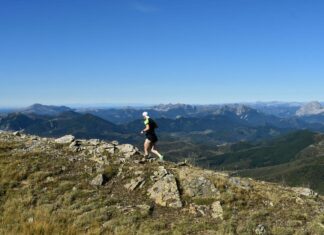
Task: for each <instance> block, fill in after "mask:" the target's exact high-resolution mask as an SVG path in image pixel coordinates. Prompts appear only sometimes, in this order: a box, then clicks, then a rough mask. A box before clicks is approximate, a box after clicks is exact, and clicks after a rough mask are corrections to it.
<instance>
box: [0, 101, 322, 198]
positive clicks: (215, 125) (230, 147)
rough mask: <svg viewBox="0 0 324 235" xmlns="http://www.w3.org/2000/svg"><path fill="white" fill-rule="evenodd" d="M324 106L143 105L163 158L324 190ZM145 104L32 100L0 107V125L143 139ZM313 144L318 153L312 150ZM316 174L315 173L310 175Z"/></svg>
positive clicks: (35, 131)
mask: <svg viewBox="0 0 324 235" xmlns="http://www.w3.org/2000/svg"><path fill="white" fill-rule="evenodd" d="M284 107H286V109H285V108H284ZM322 109H323V107H322V105H321V104H319V103H314V102H313V103H310V104H303V105H300V104H257V105H255V106H254V108H252V105H251V106H247V105H243V104H228V105H198V106H196V105H182V104H176V105H172V104H169V105H158V106H153V107H151V108H148V109H145V111H148V112H149V113H150V115H151V116H152V117H153V118H154V119H155V121H156V122H157V123H158V125H159V128H158V136H159V139H160V141H159V147H160V149H161V150H162V151H163V153H164V154H165V156H166V159H167V160H171V161H182V160H184V159H189V160H191V161H194V162H195V163H196V164H198V165H201V166H204V167H208V168H214V169H226V170H230V171H235V172H236V173H237V174H240V175H244V176H251V177H256V178H260V179H263V178H264V179H267V180H273V181H279V180H282V179H285V180H286V181H287V183H289V184H291V185H294V184H296V185H300V184H301V183H302V184H304V183H305V184H306V183H307V182H309V183H310V184H311V185H314V187H313V188H316V189H319V190H320V191H321V192H324V186H323V185H322V184H321V183H319V182H318V179H323V178H321V177H323V176H322V174H321V173H320V172H318V171H322V172H324V169H322V168H321V167H320V166H317V165H316V164H317V163H318V162H319V161H321V160H320V159H322V158H320V157H319V156H322V155H321V154H322V152H323V154H324V150H323V149H322V148H320V147H319V146H322V145H323V141H319V138H320V139H323V140H324V137H319V136H321V135H319V134H318V132H324V115H323V113H322V112H321V110H322ZM261 110H263V111H261ZM285 110H286V111H285ZM143 111H144V109H140V108H131V107H128V108H121V109H117V108H110V109H98V110H96V109H89V110H78V109H71V108H69V107H65V106H46V105H41V104H35V105H32V106H30V107H27V108H25V109H20V110H15V112H10V113H6V114H2V116H0V129H2V130H12V131H17V130H23V131H25V132H26V133H30V134H36V135H40V136H50V137H59V136H62V135H66V134H73V135H74V136H76V137H77V138H99V139H105V140H118V141H119V142H121V143H132V144H135V145H137V146H139V147H140V146H142V142H143V139H144V137H143V136H141V135H140V131H141V130H142V129H143V120H142V119H141V115H142V112H143ZM278 113H280V115H277V114H278ZM290 113H291V114H290ZM292 113H294V114H292ZM111 120H115V122H113V121H111ZM312 145H315V146H317V148H316V149H317V151H319V150H320V153H316V154H315V153H314V155H313V156H312V155H311V153H312V151H311V150H312ZM305 149H306V150H305ZM322 150H323V151H322ZM321 151H322V152H321ZM306 155H307V156H310V157H307V158H306ZM304 156H305V157H304ZM306 162H308V163H307V164H306ZM320 163H321V162H320ZM305 164H306V165H305ZM321 164H322V163H321ZM310 167H313V169H314V170H311V168H310ZM262 169H264V170H265V172H266V174H263V171H262ZM299 170H301V171H306V170H307V172H308V173H305V174H306V175H307V177H305V180H303V179H302V177H303V174H300V175H298V171H299ZM276 172H277V173H276ZM314 175H316V176H318V177H317V178H316V179H312V178H311V177H313V176H314ZM292 176H294V177H292ZM306 181H307V182H306Z"/></svg>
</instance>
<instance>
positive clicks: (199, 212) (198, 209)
mask: <svg viewBox="0 0 324 235" xmlns="http://www.w3.org/2000/svg"><path fill="white" fill-rule="evenodd" d="M189 213H190V214H194V215H196V216H207V215H208V214H209V213H210V206H206V205H196V204H193V203H191V204H190V205H189Z"/></svg>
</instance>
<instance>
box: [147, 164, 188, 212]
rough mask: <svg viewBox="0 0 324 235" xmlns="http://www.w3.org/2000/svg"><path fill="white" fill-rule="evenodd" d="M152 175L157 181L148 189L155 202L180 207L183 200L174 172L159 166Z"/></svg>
mask: <svg viewBox="0 0 324 235" xmlns="http://www.w3.org/2000/svg"><path fill="white" fill-rule="evenodd" d="M154 176H156V178H154V177H152V179H153V180H156V182H155V183H154V184H153V186H152V187H151V188H149V189H148V195H149V196H150V198H152V199H153V200H154V201H155V203H157V204H158V205H161V206H167V207H174V208H180V207H182V202H181V199H180V193H179V189H178V186H177V181H176V178H175V177H174V175H173V174H171V173H169V172H167V171H166V169H165V168H164V167H159V170H158V171H156V172H155V174H154Z"/></svg>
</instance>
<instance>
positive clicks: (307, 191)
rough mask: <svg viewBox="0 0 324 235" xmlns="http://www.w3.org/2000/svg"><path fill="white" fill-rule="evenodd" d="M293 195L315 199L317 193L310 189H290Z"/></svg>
mask: <svg viewBox="0 0 324 235" xmlns="http://www.w3.org/2000/svg"><path fill="white" fill-rule="evenodd" d="M291 189H292V190H293V191H294V192H295V193H297V194H299V195H302V196H306V197H314V198H316V197H317V196H318V193H316V192H314V191H313V190H311V189H310V188H303V187H293V188H291Z"/></svg>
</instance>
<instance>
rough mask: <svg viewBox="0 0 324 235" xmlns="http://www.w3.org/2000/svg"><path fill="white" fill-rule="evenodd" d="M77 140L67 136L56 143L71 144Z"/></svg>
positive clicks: (56, 140)
mask: <svg viewBox="0 0 324 235" xmlns="http://www.w3.org/2000/svg"><path fill="white" fill-rule="evenodd" d="M74 140H75V137H74V136H73V135H65V136H62V137H61V138H57V139H55V142H56V143H58V144H71V143H72V142H73V141H74Z"/></svg>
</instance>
